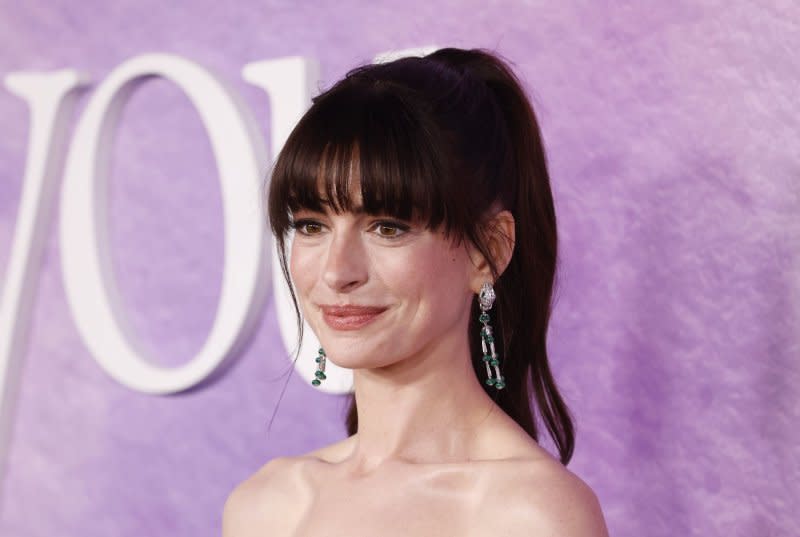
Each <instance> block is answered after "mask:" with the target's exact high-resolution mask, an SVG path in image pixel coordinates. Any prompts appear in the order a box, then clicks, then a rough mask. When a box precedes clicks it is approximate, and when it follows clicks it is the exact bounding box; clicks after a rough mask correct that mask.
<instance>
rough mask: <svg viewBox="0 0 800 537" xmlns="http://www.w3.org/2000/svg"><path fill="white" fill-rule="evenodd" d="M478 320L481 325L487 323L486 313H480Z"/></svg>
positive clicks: (487, 315) (487, 316)
mask: <svg viewBox="0 0 800 537" xmlns="http://www.w3.org/2000/svg"><path fill="white" fill-rule="evenodd" d="M478 320H479V321H480V322H482V323H488V322H489V314H488V313H481V316H480V317H478Z"/></svg>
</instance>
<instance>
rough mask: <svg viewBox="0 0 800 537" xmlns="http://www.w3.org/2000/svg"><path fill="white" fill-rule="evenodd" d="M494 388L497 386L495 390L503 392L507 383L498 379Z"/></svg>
mask: <svg viewBox="0 0 800 537" xmlns="http://www.w3.org/2000/svg"><path fill="white" fill-rule="evenodd" d="M494 386H495V388H497V389H498V390H502V389H503V388H505V387H506V383H505V382H503V379H497V382H496V383H495V385H494Z"/></svg>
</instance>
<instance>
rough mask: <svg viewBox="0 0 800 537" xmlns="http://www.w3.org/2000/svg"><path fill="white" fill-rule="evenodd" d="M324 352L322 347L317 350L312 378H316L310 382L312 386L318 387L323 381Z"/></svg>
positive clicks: (324, 377)
mask: <svg viewBox="0 0 800 537" xmlns="http://www.w3.org/2000/svg"><path fill="white" fill-rule="evenodd" d="M325 356H326V355H325V351H324V350H322V347H320V348H319V356H317V359H316V362H317V371H316V372H315V373H314V376H315V377H317V378H315V379H314V380H312V381H311V384H313V385H314V386H319V385H320V384H322V381H323V380H325V379H326V378H328V377H326V376H325Z"/></svg>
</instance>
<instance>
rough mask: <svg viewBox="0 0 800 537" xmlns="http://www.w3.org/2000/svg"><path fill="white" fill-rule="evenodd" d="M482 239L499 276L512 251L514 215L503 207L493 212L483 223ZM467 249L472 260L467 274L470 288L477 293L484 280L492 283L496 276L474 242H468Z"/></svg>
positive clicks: (514, 238)
mask: <svg viewBox="0 0 800 537" xmlns="http://www.w3.org/2000/svg"><path fill="white" fill-rule="evenodd" d="M483 240H484V244H485V246H486V250H487V253H488V255H489V256H491V259H492V260H493V261H494V264H495V268H496V269H497V277H500V275H501V274H502V273H503V272H504V271H505V270H506V267H508V264H509V262H511V255H512V254H513V253H514V244H515V240H516V237H515V234H514V216H513V215H512V214H511V212H509V211H507V210H505V209H504V210H502V211H499V212H497V213H495V215H494V216H492V217H491V218H490V219H489V220H488V221H487V222H486V223H485V224H484V228H483ZM468 250H469V256H470V260H471V261H472V263H471V266H470V274H469V281H470V288H471V289H472V290H473V291H474V292H475V293H477V292H478V291H480V289H481V285H483V283H484V282H487V281H488V282H492V283H494V281H495V280H496V279H497V278H496V277H495V275H494V274H492V267H491V265H490V264H489V261H488V260H487V259H486V257H485V256H484V255H483V254H482V253H481V252H480V250H478V248H477V247H476V246H475V245H474V244H469V246H468Z"/></svg>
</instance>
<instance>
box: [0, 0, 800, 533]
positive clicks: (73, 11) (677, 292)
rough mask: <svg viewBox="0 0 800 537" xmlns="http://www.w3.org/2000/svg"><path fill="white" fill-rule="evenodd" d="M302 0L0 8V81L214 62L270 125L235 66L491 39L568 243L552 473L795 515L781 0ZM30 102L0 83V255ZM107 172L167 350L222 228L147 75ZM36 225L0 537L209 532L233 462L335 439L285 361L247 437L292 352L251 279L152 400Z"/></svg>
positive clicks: (178, 106) (192, 341)
mask: <svg viewBox="0 0 800 537" xmlns="http://www.w3.org/2000/svg"><path fill="white" fill-rule="evenodd" d="M297 4H299V3H294V2H275V1H261V2H237V3H235V4H234V5H235V6H236V7H235V8H233V7H225V8H222V7H221V6H222V5H223V4H222V3H219V2H209V1H206V0H203V1H194V2H192V3H191V7H188V6H187V7H185V8H174V7H165V6H166V5H167V4H165V3H164V2H153V1H151V0H139V1H138V2H130V1H127V0H126V1H124V2H113V3H108V2H97V1H91V2H90V1H86V2H80V3H77V4H76V3H75V2H65V1H63V0H56V1H49V2H41V1H38V2H25V3H14V4H12V3H8V2H6V3H4V4H2V5H1V6H0V75H6V74H8V73H9V72H13V71H26V70H39V69H40V70H53V69H60V68H65V67H73V68H78V69H81V70H85V71H87V72H88V73H90V74H91V76H92V78H93V81H94V82H95V83H99V82H100V81H102V79H103V77H104V76H106V75H107V74H108V72H109V71H110V70H111V69H113V68H114V67H115V66H116V65H118V64H119V63H121V62H122V61H124V60H126V59H129V58H131V57H133V56H136V55H138V54H142V53H145V52H171V53H175V54H179V55H182V56H185V57H187V58H189V59H191V60H194V61H197V62H199V63H200V64H202V65H204V66H206V67H207V68H209V69H212V70H214V71H215V72H216V73H218V74H219V75H220V76H221V77H222V78H224V79H226V80H227V81H228V83H229V84H230V85H232V86H233V87H234V88H235V89H236V90H238V91H239V92H241V94H242V95H243V96H244V98H245V100H246V101H247V103H248V104H249V105H250V107H251V108H252V109H253V111H254V112H255V113H257V114H258V117H259V120H260V122H261V125H262V126H263V128H264V134H265V135H268V133H267V132H266V130H267V129H266V125H267V117H268V116H267V114H268V102H267V98H266V96H265V95H264V93H263V92H262V91H261V90H258V89H257V88H255V87H253V86H251V85H249V84H247V83H245V82H243V81H242V79H241V76H240V69H241V67H242V66H243V65H244V64H245V63H248V62H250V61H254V60H260V59H271V58H279V57H283V56H290V55H302V56H307V57H310V58H315V59H317V60H318V61H319V62H320V65H321V75H322V79H323V84H328V83H330V82H332V81H333V80H335V79H336V78H337V77H339V76H341V75H342V74H343V73H344V71H345V70H346V69H347V68H349V67H351V66H354V65H355V64H356V63H359V62H363V61H366V60H369V59H370V58H372V57H373V56H374V55H375V54H376V53H379V52H383V51H387V50H391V49H400V48H408V47H415V46H425V45H455V46H462V47H471V46H483V47H489V48H495V49H497V50H498V51H499V52H501V53H502V54H504V55H505V56H507V57H509V58H510V59H511V60H513V61H514V62H516V64H517V68H518V70H519V72H520V73H521V75H522V76H523V77H524V79H525V80H526V81H527V83H528V84H529V87H530V88H531V91H532V94H533V99H534V106H535V107H536V109H537V111H538V113H539V116H540V119H541V123H542V129H543V133H544V138H545V142H546V146H547V148H548V151H549V157H550V166H551V174H552V178H553V182H554V185H553V187H554V190H555V197H556V204H557V210H558V217H559V225H560V231H561V244H562V255H563V258H562V273H561V283H560V290H559V293H558V301H557V304H556V308H555V313H554V318H553V323H552V327H551V333H550V345H551V356H552V360H553V362H554V363H553V366H554V369H555V373H556V376H557V380H558V382H559V383H560V385H561V386H562V387H563V391H564V394H565V396H566V398H567V400H568V402H569V403H570V406H571V408H572V410H573V412H574V414H575V416H576V418H577V422H578V443H577V450H576V454H575V458H574V461H573V463H571V464H570V468H571V469H573V471H575V472H576V473H578V474H579V475H581V476H583V478H584V479H585V480H586V481H587V482H588V483H589V484H590V485H592V486H593V488H594V489H595V491H596V492H597V493H598V496H599V497H600V500H601V502H602V504H603V507H604V511H605V513H606V517H607V520H608V524H609V528H610V530H611V534H612V535H614V536H620V537H627V536H630V537H634V536H637V537H638V536H643V535H647V536H667V535H670V536H672V535H715V536H726V537H727V536H735V537H738V536H742V537H744V536H748V537H749V536H759V537H761V536H777V535H786V536H789V535H799V534H800V523H799V522H798V517H797V514H796V506H797V504H798V502H800V449H799V448H798V446H799V445H800V432H799V431H800V429H798V428H797V424H798V419H800V398H798V394H797V393H798V387H800V335H798V334H800V332H799V331H798V330H797V329H796V327H797V326H798V323H799V322H800V315H798V312H800V257H798V256H799V255H800V219H799V218H798V211H799V210H800V164H798V156H800V151H799V150H798V146H799V144H798V135H799V134H800V121H798V117H800V99H798V97H797V92H798V88H800V59H799V58H800V56H799V55H798V54H797V53H796V51H797V50H800V8H798V7H797V6H796V4H794V3H793V2H790V1H783V2H781V1H778V0H775V1H772V2H766V1H765V2H759V3H758V4H759V5H757V3H754V2H721V1H712V0H706V1H703V2H700V1H693V2H685V1H683V2H668V3H667V2H665V3H655V2H623V1H619V2H601V1H597V0H592V1H588V0H586V1H569V2H514V3H511V2H494V3H491V6H489V5H487V3H485V2H478V1H473V0H470V1H458V2H457V1H452V0H451V1H448V2H438V3H431V2H427V1H422V0H414V1H411V2H406V3H403V4H400V3H394V4H395V5H394V6H390V5H389V3H388V2H353V1H340V2H336V3H333V2H331V3H329V4H330V5H329V7H324V6H321V4H322V3H321V2H318V3H315V4H320V6H316V5H315V6H313V7H312V6H311V5H306V6H298V5H297ZM309 4H310V3H309ZM377 4H384V5H377ZM90 91H91V90H90ZM88 95H89V94H84V96H83V97H82V99H81V101H80V103H79V106H78V113H80V112H81V110H82V109H83V106H84V105H85V103H86V98H87V97H88ZM28 120H29V118H28V114H27V109H26V106H25V104H24V102H23V101H21V100H20V99H18V98H17V97H15V96H12V95H11V94H10V93H8V92H6V91H4V90H0V121H2V126H3V129H2V135H0V275H3V274H4V272H3V270H5V267H6V264H7V261H8V258H9V252H10V248H11V241H12V237H13V234H14V231H15V227H14V226H15V220H16V216H17V209H18V202H19V196H20V186H21V181H22V175H23V170H24V167H25V153H26V141H27V135H28V127H29V124H28ZM112 171H113V174H112V177H111V190H110V200H109V204H110V205H109V207H110V211H109V214H110V222H109V224H110V237H111V249H112V257H113V262H114V267H115V274H116V277H117V280H118V282H119V285H120V287H121V289H122V294H123V298H124V302H125V304H126V307H127V310H128V312H129V317H130V319H131V322H132V324H133V325H134V326H135V328H136V329H137V331H138V332H139V334H140V336H141V338H142V339H143V340H144V341H146V342H147V344H148V346H149V347H150V348H151V349H152V353H153V356H155V357H157V358H158V359H159V360H160V361H161V362H163V363H165V364H170V365H176V364H179V363H182V362H184V361H185V360H187V359H188V358H189V357H191V356H192V354H193V353H194V352H195V351H197V350H198V348H199V347H200V345H201V343H202V342H203V340H204V339H205V335H206V333H207V331H208V329H209V328H210V326H211V323H212V321H213V315H214V311H215V309H216V305H217V298H218V294H219V281H220V275H221V271H222V254H223V251H222V246H223V244H222V227H221V226H222V212H221V204H220V200H219V187H218V186H217V182H216V167H215V163H214V159H213V156H212V155H211V152H210V145H209V141H208V138H207V136H206V134H205V132H204V130H203V128H202V125H201V123H200V120H199V118H198V117H197V115H196V113H195V112H194V111H193V109H192V108H191V106H190V105H189V103H188V100H187V99H186V98H185V96H184V95H183V94H182V93H181V92H180V91H179V90H177V89H176V88H175V87H173V86H172V85H170V84H169V83H167V82H165V81H163V80H153V81H150V82H147V83H145V84H144V85H142V86H141V87H140V88H139V89H138V90H137V91H136V93H135V94H134V96H133V97H132V99H131V101H130V103H129V105H128V106H127V108H126V110H125V113H124V117H123V119H122V126H121V128H120V131H119V134H118V139H117V142H116V146H115V149H114V161H113V165H112ZM53 222H54V223H53V227H52V230H51V231H50V233H49V240H48V242H47V245H46V251H45V257H44V259H43V263H44V265H43V270H42V276H41V278H40V281H39V283H38V294H37V295H36V299H35V303H34V304H33V322H32V327H31V331H30V337H29V343H28V345H27V347H26V349H25V353H24V354H25V356H24V368H23V371H22V377H21V385H20V391H19V395H18V398H17V406H16V412H15V416H14V428H13V436H12V437H11V443H10V452H9V456H8V460H7V461H6V468H7V470H6V476H5V479H4V482H3V500H2V505H0V535H2V536H8V537H14V536H26V537H45V536H47V537H49V536H51V535H66V536H70V535H81V536H84V537H94V536H98V537H99V536H107V535H115V536H119V537H123V536H137V537H138V536H141V535H172V536H187V537H188V536H192V537H197V536H212V535H218V534H219V531H220V516H221V509H222V503H223V501H224V499H225V497H226V495H227V493H228V492H229V491H230V490H231V489H232V487H233V486H234V485H235V484H236V483H238V482H239V481H241V480H242V479H244V478H245V477H246V476H248V475H249V474H250V473H252V472H253V471H254V470H255V469H256V468H257V467H259V466H260V465H261V464H263V463H264V462H266V461H267V460H268V459H270V458H272V457H275V456H278V455H286V454H294V453H299V452H304V451H308V450H310V449H313V448H316V447H318V446H320V445H323V444H325V443H330V442H332V441H335V440H338V439H340V438H343V437H344V434H345V433H344V427H343V424H342V414H343V412H344V397H340V396H332V395H328V394H324V393H320V392H318V391H316V390H315V389H314V388H313V387H312V386H310V385H309V384H308V383H306V382H304V381H303V380H302V379H300V378H299V377H298V376H293V377H292V378H291V379H290V381H289V383H288V385H287V386H286V390H285V392H284V394H283V399H282V401H281V404H280V407H279V409H278V413H277V415H276V417H275V420H274V422H273V424H272V429H271V433H270V434H269V435H268V434H267V424H268V422H269V420H270V418H271V416H272V413H273V410H274V409H275V406H276V404H277V402H278V398H279V396H280V394H281V391H282V389H283V386H284V377H282V376H281V375H282V374H284V373H285V372H286V371H287V369H288V368H289V367H290V362H289V361H288V359H287V357H286V351H285V350H284V349H283V347H282V344H281V341H280V337H279V334H278V328H277V322H276V317H275V310H274V305H273V303H272V301H271V300H269V301H268V302H267V305H266V307H265V309H264V315H263V318H262V321H261V323H260V327H259V329H258V332H257V334H256V336H255V338H254V339H253V340H252V342H251V344H250V346H249V347H248V348H247V350H246V352H244V353H243V354H242V355H241V357H240V358H239V359H238V361H236V362H235V364H234V365H233V367H232V368H231V369H230V370H228V371H227V373H226V374H225V375H224V376H222V377H221V378H220V379H219V380H218V381H216V382H214V383H212V384H210V385H208V386H205V387H202V388H198V389H196V390H193V391H191V392H189V393H183V394H179V395H173V396H150V395H144V394H140V393H136V392H133V391H131V390H129V389H127V388H125V387H123V386H121V385H119V384H118V383H116V382H115V381H114V380H113V379H111V378H110V377H109V376H108V375H107V374H106V373H105V372H104V371H103V370H101V369H100V368H99V366H98V365H97V364H96V363H95V362H94V361H93V360H92V358H91V357H90V356H89V354H88V351H87V349H86V347H85V346H84V345H83V343H82V341H81V340H80V339H79V336H78V334H77V332H76V330H75V326H74V324H73V321H72V319H71V316H70V313H69V311H68V308H67V304H66V301H65V295H64V289H63V286H62V281H61V275H60V267H59V244H58V241H57V234H56V231H57V230H56V225H57V224H56V220H55V215H54V219H53ZM3 281H4V280H0V282H3ZM304 358H305V359H309V360H311V359H312V357H310V356H309V357H301V359H304ZM546 445H547V444H546ZM548 447H549V445H548Z"/></svg>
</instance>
